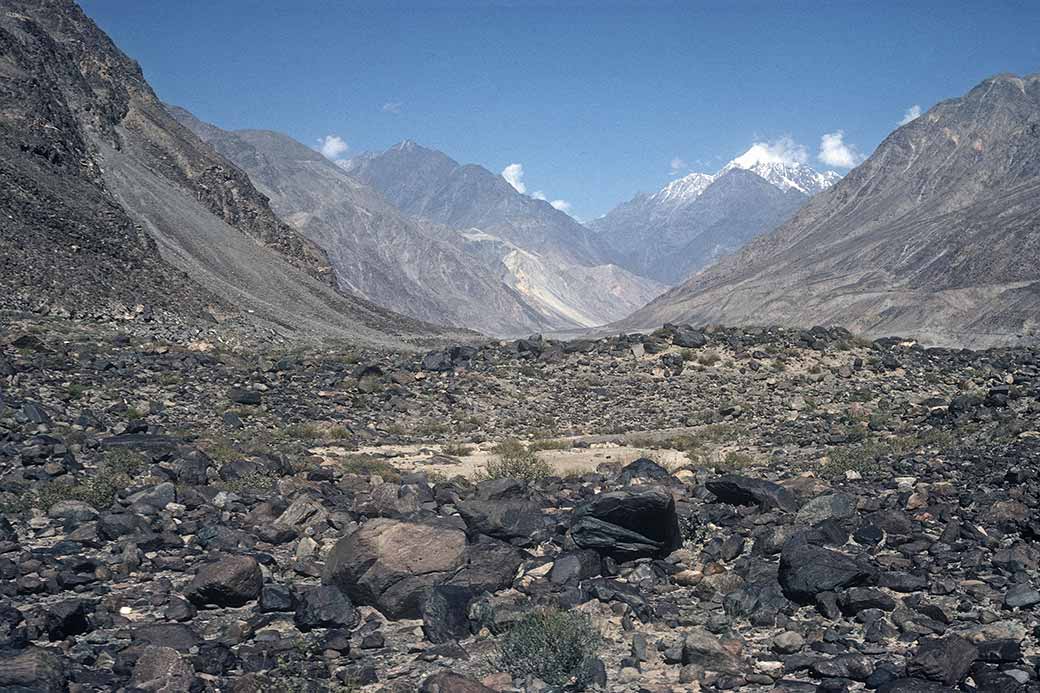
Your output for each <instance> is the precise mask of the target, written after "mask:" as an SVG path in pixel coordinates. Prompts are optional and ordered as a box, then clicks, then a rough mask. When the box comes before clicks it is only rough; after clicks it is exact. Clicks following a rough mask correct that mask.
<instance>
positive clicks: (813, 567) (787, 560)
mask: <svg viewBox="0 0 1040 693" xmlns="http://www.w3.org/2000/svg"><path fill="white" fill-rule="evenodd" d="M874 575H875V572H874V570H873V569H872V568H871V567H870V566H868V565H865V564H864V563H863V562H861V561H858V560H856V559H854V558H851V557H850V556H847V555H845V554H843V553H838V552H837V551H831V550H830V549H825V548H823V547H822V546H816V545H814V544H809V543H806V542H804V540H800V538H799V537H794V538H792V539H790V540H789V541H788V542H787V543H786V544H784V548H783V550H782V551H781V552H780V572H779V574H778V578H779V580H780V586H781V587H782V588H783V591H784V595H785V596H786V597H787V598H788V599H790V600H791V601H793V602H795V603H798V604H803V605H804V604H812V603H813V602H814V601H815V599H816V595H818V594H820V593H821V592H834V591H838V590H841V589H844V588H846V587H855V586H858V585H864V584H867V583H869V582H870V581H871V580H872V579H873V578H874Z"/></svg>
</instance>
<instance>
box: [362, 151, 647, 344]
mask: <svg viewBox="0 0 1040 693" xmlns="http://www.w3.org/2000/svg"><path fill="white" fill-rule="evenodd" d="M342 168H343V169H344V171H346V172H347V173H348V174H350V175H351V176H353V177H355V178H356V179H357V180H359V181H361V182H362V183H364V184H366V185H369V186H371V187H372V188H374V189H376V190H378V191H379V192H380V193H382V194H383V195H384V196H385V197H386V199H387V200H389V202H390V203H391V204H392V205H394V207H396V208H397V209H399V210H401V211H402V212H403V213H405V214H408V215H410V216H412V217H413V218H414V219H417V220H420V221H423V222H426V223H433V224H439V225H442V226H445V227H448V228H451V229H455V230H456V231H457V232H458V235H459V236H461V238H462V239H463V241H464V248H465V251H466V252H467V253H469V254H470V256H471V257H473V258H475V260H474V261H475V262H480V263H483V264H484V265H485V266H488V267H493V268H495V269H496V270H497V271H499V272H500V273H501V277H502V281H503V282H504V283H505V284H506V285H507V286H509V287H510V288H511V289H512V290H514V291H516V292H517V293H519V294H520V295H521V296H522V297H523V299H524V300H525V301H526V302H527V304H528V305H530V306H531V307H532V308H533V309H534V310H535V311H536V312H537V313H538V314H539V315H540V316H542V319H543V321H546V322H548V323H549V325H550V326H551V328H553V329H567V328H573V327H592V326H596V325H602V324H604V323H606V322H610V321H611V320H613V319H616V317H621V316H623V315H627V314H628V313H629V312H631V311H632V310H635V309H636V308H638V307H640V306H642V305H644V304H645V303H646V301H649V300H650V299H651V298H653V297H654V296H656V295H657V294H659V293H660V292H661V291H663V290H664V288H665V287H664V286H663V285H662V284H660V283H658V282H656V281H653V280H651V279H646V278H644V277H642V276H639V275H638V274H635V273H632V272H629V271H627V270H626V269H625V268H623V267H620V266H618V265H617V264H614V263H612V262H611V253H610V250H609V248H608V247H607V245H606V243H605V242H604V239H603V238H602V237H600V235H598V234H596V233H594V232H593V231H591V230H589V229H587V228H586V227H584V226H582V225H581V224H579V223H578V222H577V221H575V220H574V219H573V218H571V217H570V216H568V215H567V214H565V213H563V212H561V211H559V210H557V209H555V208H554V207H553V206H552V205H550V204H549V203H548V202H546V201H544V200H538V199H535V198H533V197H530V196H528V195H524V194H521V193H520V192H518V191H517V190H516V189H515V188H513V186H512V185H510V184H509V183H508V182H507V181H506V180H505V179H504V178H503V177H502V176H499V175H496V174H494V173H491V172H490V171H488V170H487V169H486V168H484V167H483V166H478V165H475V164H466V165H462V164H459V163H458V162H456V161H454V160H453V159H451V158H450V157H448V156H447V155H446V154H444V153H442V152H439V151H436V150H433V149H428V148H426V147H423V146H421V145H418V144H416V143H415V142H412V141H410V140H406V141H404V142H401V143H400V144H398V145H396V146H394V147H391V148H390V149H388V150H386V151H384V152H381V153H370V154H364V155H361V156H358V157H355V158H352V159H350V160H348V161H346V162H344V163H343V164H342ZM503 270H504V271H503ZM610 316H616V317H615V318H612V317H610Z"/></svg>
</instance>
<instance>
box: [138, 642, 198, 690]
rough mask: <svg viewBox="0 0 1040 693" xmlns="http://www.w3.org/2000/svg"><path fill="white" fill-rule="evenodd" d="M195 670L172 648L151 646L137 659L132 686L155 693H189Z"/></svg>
mask: <svg viewBox="0 0 1040 693" xmlns="http://www.w3.org/2000/svg"><path fill="white" fill-rule="evenodd" d="M194 684H195V670H194V669H192V667H191V664H189V663H188V662H187V661H185V660H184V658H182V657H181V655H180V653H179V652H177V650H175V649H173V648H172V647H162V646H159V645H150V646H148V647H146V648H145V649H144V652H143V653H142V654H141V656H140V657H139V658H138V659H137V663H136V664H135V665H134V672H133V675H132V676H131V677H130V685H131V686H132V687H133V688H134V689H135V690H141V691H152V692H154V693H189V691H191V690H192V686H193V685H194Z"/></svg>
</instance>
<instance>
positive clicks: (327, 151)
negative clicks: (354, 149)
mask: <svg viewBox="0 0 1040 693" xmlns="http://www.w3.org/2000/svg"><path fill="white" fill-rule="evenodd" d="M348 149H350V147H349V146H347V143H346V141H345V140H344V139H343V138H342V137H340V136H339V135H325V136H324V137H321V138H319V139H318V151H319V152H321V153H322V155H323V156H325V158H326V159H333V160H335V159H338V158H340V156H342V155H343V154H346V153H347V150H348Z"/></svg>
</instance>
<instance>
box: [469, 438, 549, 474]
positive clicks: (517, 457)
mask: <svg viewBox="0 0 1040 693" xmlns="http://www.w3.org/2000/svg"><path fill="white" fill-rule="evenodd" d="M494 453H495V456H496V458H495V459H492V460H490V461H489V462H488V463H487V464H486V465H485V466H484V467H483V468H481V469H480V470H478V472H477V478H478V479H519V480H521V481H537V480H538V479H544V478H546V477H548V476H552V473H553V469H552V466H551V465H550V464H549V463H548V462H546V461H545V460H541V459H539V458H538V456H537V455H536V454H535V453H534V451H532V450H528V449H527V447H526V446H525V445H524V444H523V443H521V442H520V441H518V440H505V441H502V442H501V443H499V444H498V445H496V446H495V449H494Z"/></svg>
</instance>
